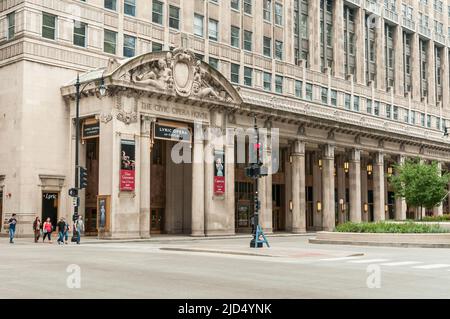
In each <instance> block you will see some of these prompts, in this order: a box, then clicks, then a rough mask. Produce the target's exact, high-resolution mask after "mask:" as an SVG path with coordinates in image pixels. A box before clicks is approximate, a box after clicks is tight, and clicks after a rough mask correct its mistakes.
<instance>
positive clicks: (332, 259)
mask: <svg viewBox="0 0 450 319" xmlns="http://www.w3.org/2000/svg"><path fill="white" fill-rule="evenodd" d="M360 258H362V257H361V256H350V257H336V258H325V259H320V261H340V260H351V259H360Z"/></svg>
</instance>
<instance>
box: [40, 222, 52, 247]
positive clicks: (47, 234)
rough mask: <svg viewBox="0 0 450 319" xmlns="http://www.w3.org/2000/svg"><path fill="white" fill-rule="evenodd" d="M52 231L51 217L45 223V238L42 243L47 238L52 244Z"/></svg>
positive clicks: (43, 229) (43, 230) (43, 227)
mask: <svg viewBox="0 0 450 319" xmlns="http://www.w3.org/2000/svg"><path fill="white" fill-rule="evenodd" d="M52 231H53V226H52V223H51V220H50V217H47V220H46V221H45V222H44V225H43V226H42V232H43V233H44V237H43V238H42V242H45V238H46V237H47V238H48V241H49V243H50V244H51V243H52Z"/></svg>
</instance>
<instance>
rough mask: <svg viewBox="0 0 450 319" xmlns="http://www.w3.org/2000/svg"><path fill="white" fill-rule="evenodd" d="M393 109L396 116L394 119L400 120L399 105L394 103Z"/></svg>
mask: <svg viewBox="0 0 450 319" xmlns="http://www.w3.org/2000/svg"><path fill="white" fill-rule="evenodd" d="M392 109H393V114H392V115H393V116H394V120H396V121H398V106H396V105H394V107H393V108H392Z"/></svg>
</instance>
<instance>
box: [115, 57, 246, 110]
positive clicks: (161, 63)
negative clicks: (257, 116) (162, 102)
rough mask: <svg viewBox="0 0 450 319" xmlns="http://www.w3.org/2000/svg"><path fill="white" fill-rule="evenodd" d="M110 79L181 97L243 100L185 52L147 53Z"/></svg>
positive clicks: (218, 75) (220, 76) (219, 74)
mask: <svg viewBox="0 0 450 319" xmlns="http://www.w3.org/2000/svg"><path fill="white" fill-rule="evenodd" d="M111 76H112V78H113V80H119V81H121V82H129V83H130V84H132V85H135V86H136V88H138V89H139V88H144V89H149V90H152V91H157V92H161V93H163V94H168V95H176V96H180V97H185V98H188V97H193V98H198V99H209V100H215V101H218V102H224V103H228V104H229V103H231V104H240V103H242V99H241V97H240V96H239V93H238V92H237V91H236V89H235V88H234V87H233V86H232V85H231V84H230V83H229V82H228V81H227V80H226V79H225V77H224V76H223V75H222V74H221V73H220V72H218V71H217V70H215V69H214V68H212V67H210V66H209V65H208V64H207V63H205V62H202V61H200V60H198V59H197V58H196V57H195V55H194V53H193V52H192V51H190V50H188V49H182V48H178V49H174V50H173V51H167V52H153V53H147V54H144V55H141V56H138V57H136V58H133V59H130V60H129V61H127V62H125V63H124V64H123V65H121V66H120V67H119V68H117V69H116V70H115V71H114V72H112V74H111Z"/></svg>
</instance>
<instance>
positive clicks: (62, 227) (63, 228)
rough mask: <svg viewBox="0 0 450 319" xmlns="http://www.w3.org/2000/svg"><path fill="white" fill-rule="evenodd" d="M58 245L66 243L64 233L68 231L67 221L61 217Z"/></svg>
mask: <svg viewBox="0 0 450 319" xmlns="http://www.w3.org/2000/svg"><path fill="white" fill-rule="evenodd" d="M57 227H58V245H64V233H65V231H66V222H65V221H64V218H61V219H60V220H59V222H58V225H57Z"/></svg>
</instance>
